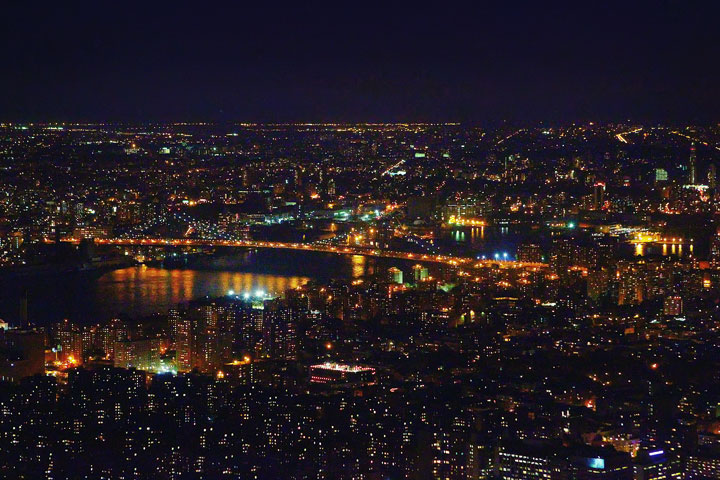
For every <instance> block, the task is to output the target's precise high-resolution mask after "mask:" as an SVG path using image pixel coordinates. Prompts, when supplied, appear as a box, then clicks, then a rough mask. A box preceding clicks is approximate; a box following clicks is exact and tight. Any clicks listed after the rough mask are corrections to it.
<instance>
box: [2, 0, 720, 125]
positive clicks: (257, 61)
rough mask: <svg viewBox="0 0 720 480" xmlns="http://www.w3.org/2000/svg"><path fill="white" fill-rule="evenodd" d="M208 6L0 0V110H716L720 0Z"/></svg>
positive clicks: (688, 117) (704, 117)
mask: <svg viewBox="0 0 720 480" xmlns="http://www.w3.org/2000/svg"><path fill="white" fill-rule="evenodd" d="M7 3H12V5H8V4H7ZM156 3H162V5H155V4H156ZM212 3H213V2H194V5H193V6H189V5H187V6H179V5H178V4H177V3H175V2H167V3H165V2H152V1H146V2H143V3H135V2H102V1H100V2H94V3H88V4H80V3H75V2H54V3H52V4H50V6H47V7H43V6H37V5H38V4H37V2H6V4H4V5H3V7H2V14H0V17H1V19H0V61H1V62H2V69H0V120H11V121H106V120H107V121H220V122H225V121H228V122H230V121H280V122H288V121H343V122H351V121H464V122H478V123H482V122H494V121H500V120H508V121H512V122H520V123H522V122H546V123H552V122H571V121H588V120H598V121H603V120H625V119H631V120H639V121H646V120H648V121H672V122H685V121H702V122H704V121H718V112H719V111H720V7H719V6H718V4H719V3H720V2H663V1H660V0H658V1H656V2H634V1H627V2H624V3H619V2H618V3H615V2H599V1H598V2H594V1H593V2H574V3H573V4H562V3H553V2H532V4H531V3H530V2H528V3H527V4H526V3H523V2H492V3H490V2H487V3H485V2H476V3H475V4H474V5H475V6H474V7H472V8H468V7H465V6H463V5H462V4H460V3H457V4H453V3H452V2H433V7H432V8H431V7H421V6H420V5H421V2H414V3H407V4H405V5H404V6H399V5H395V6H388V5H384V6H383V5H381V4H379V5H371V4H370V3H368V2H334V3H333V4H330V5H329V6H327V5H321V4H310V3H303V2H296V3H295V4H294V5H295V6H294V7H284V6H282V4H281V3H280V2H269V3H270V4H271V5H272V8H270V7H267V8H261V7H259V6H255V7H250V6H241V5H240V4H242V3H245V2H233V4H235V5H236V6H233V7H229V6H225V5H220V4H215V6H210V4H212ZM227 3H230V2H227ZM253 3H254V4H256V5H260V4H261V3H264V2H253ZM388 3H389V2H388ZM578 4H581V5H578ZM298 5H303V6H302V7H301V6H298Z"/></svg>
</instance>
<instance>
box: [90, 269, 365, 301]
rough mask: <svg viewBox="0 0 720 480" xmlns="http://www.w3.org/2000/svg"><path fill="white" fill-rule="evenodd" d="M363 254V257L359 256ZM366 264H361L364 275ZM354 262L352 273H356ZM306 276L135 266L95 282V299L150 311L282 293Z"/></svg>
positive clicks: (109, 274)
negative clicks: (197, 300) (208, 298)
mask: <svg viewBox="0 0 720 480" xmlns="http://www.w3.org/2000/svg"><path fill="white" fill-rule="evenodd" d="M360 258H364V257H360ZM363 271H364V266H363V267H359V269H358V275H362V272H363ZM355 273H356V271H355V265H354V264H353V274H355ZM309 280H310V279H309V278H308V277H303V276H284V275H268V274H258V273H248V272H227V271H225V272H214V271H196V270H166V269H163V268H151V267H145V266H142V267H133V268H124V269H122V270H115V271H112V272H109V273H107V274H105V275H103V276H102V277H100V279H98V281H97V284H96V291H95V295H96V297H97V299H96V301H99V300H102V303H103V305H104V306H105V307H106V308H107V309H108V310H109V312H108V313H111V314H119V313H122V312H133V313H135V314H140V315H147V314H150V313H153V312H156V311H166V310H167V309H169V308H171V307H173V306H175V305H177V304H178V303H181V302H187V301H188V300H191V299H193V298H197V297H203V296H206V295H209V296H211V297H213V296H215V297H217V296H221V295H224V294H226V293H227V292H228V291H230V290H233V291H235V292H238V293H241V292H255V291H258V290H262V291H264V292H267V293H270V294H276V295H277V294H281V293H283V292H284V291H285V290H287V289H289V288H295V287H297V286H299V285H302V284H304V283H306V282H308V281H309Z"/></svg>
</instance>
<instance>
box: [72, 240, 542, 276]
mask: <svg viewBox="0 0 720 480" xmlns="http://www.w3.org/2000/svg"><path fill="white" fill-rule="evenodd" d="M80 240H81V239H79V238H65V239H63V241H67V242H73V243H78V242H80ZM95 243H97V244H98V245H116V246H148V247H239V248H273V249H284V250H303V251H309V252H323V253H334V254H338V255H363V256H366V257H379V258H397V259H402V260H414V261H418V262H430V263H440V264H445V265H452V266H464V267H467V268H483V267H499V268H517V269H542V268H545V267H547V264H545V263H533V262H518V261H514V260H478V259H475V258H469V257H455V256H450V255H432V254H423V253H411V252H400V251H394V250H381V249H377V248H370V247H363V246H355V245H342V246H335V245H322V244H309V243H293V242H266V241H262V240H203V239H190V238H96V239H95Z"/></svg>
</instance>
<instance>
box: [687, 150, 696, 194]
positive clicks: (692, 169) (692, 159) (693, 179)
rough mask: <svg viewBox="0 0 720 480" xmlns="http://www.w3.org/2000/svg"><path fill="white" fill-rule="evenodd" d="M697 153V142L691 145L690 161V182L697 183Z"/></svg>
mask: <svg viewBox="0 0 720 480" xmlns="http://www.w3.org/2000/svg"><path fill="white" fill-rule="evenodd" d="M696 162H697V155H696V153H695V144H694V143H693V144H692V145H691V146H690V159H689V161H688V183H689V184H690V185H695V184H696V183H697V164H696Z"/></svg>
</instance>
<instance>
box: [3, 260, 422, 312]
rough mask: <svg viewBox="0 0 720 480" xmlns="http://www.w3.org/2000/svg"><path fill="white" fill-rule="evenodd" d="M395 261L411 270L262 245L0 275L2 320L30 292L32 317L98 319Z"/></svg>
mask: <svg viewBox="0 0 720 480" xmlns="http://www.w3.org/2000/svg"><path fill="white" fill-rule="evenodd" d="M393 265H396V266H398V267H400V268H402V269H404V270H406V271H409V267H410V265H412V263H409V262H402V261H399V260H389V259H377V258H369V257H363V256H360V255H351V256H346V255H333V254H323V253H318V252H297V251H295V252H293V251H285V250H261V251H250V252H245V253H241V254H236V255H231V256H212V257H202V258H197V259H194V260H193V261H191V262H190V263H189V264H188V265H187V266H186V267H182V268H162V267H159V266H153V267H149V266H144V265H140V266H136V267H130V268H123V269H119V270H113V271H110V272H105V273H102V274H92V273H86V274H73V275H63V276H53V277H39V278H25V279H17V278H14V279H2V278H0V319H4V320H6V321H8V322H10V323H12V324H16V323H18V322H19V320H20V311H21V298H22V295H23V292H25V291H27V295H28V318H29V320H30V321H31V322H32V323H35V324H46V323H53V322H57V321H59V320H62V319H64V318H69V319H71V320H73V321H77V322H80V323H93V322H102V321H106V320H108V319H110V318H113V317H115V316H118V315H127V316H130V317H142V316H146V315H151V314H153V313H165V312H166V311H167V310H168V309H169V308H171V307H173V306H175V305H177V304H178V303H181V302H187V301H189V300H192V299H194V298H199V297H203V296H206V295H207V296H211V297H213V296H215V297H217V296H221V295H224V294H226V293H227V292H228V291H229V290H233V291H235V292H237V293H241V292H257V291H259V290H262V291H263V292H265V293H269V294H275V295H279V294H282V293H283V292H284V291H285V290H286V289H288V288H295V287H297V286H298V285H302V284H305V283H307V282H308V281H310V280H317V281H328V280H330V279H334V278H338V279H349V278H356V277H361V276H363V275H371V274H373V273H374V272H376V271H377V269H378V268H389V267H391V266H393ZM406 273H407V272H406Z"/></svg>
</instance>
